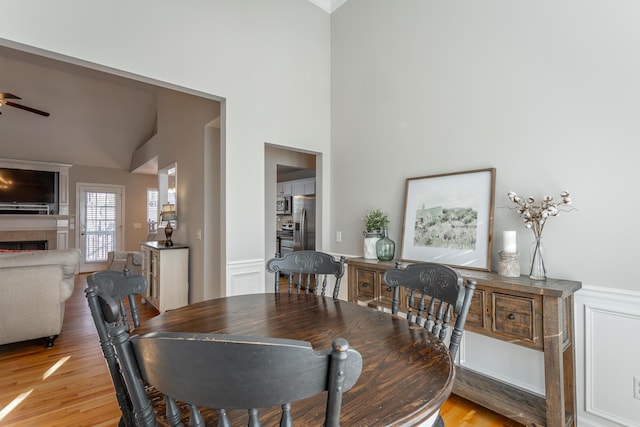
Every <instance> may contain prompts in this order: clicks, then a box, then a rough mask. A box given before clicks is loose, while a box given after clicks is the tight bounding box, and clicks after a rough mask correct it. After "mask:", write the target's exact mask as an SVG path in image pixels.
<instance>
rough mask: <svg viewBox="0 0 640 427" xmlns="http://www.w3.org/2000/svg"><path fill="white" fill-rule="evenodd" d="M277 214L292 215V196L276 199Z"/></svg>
mask: <svg viewBox="0 0 640 427" xmlns="http://www.w3.org/2000/svg"><path fill="white" fill-rule="evenodd" d="M276 214H277V215H291V196H278V197H276Z"/></svg>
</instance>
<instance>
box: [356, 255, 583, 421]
mask: <svg viewBox="0 0 640 427" xmlns="http://www.w3.org/2000/svg"><path fill="white" fill-rule="evenodd" d="M346 263H347V265H348V286H349V301H351V302H359V303H365V304H367V305H369V306H372V307H377V308H379V309H384V308H390V307H391V300H392V297H393V290H392V289H391V288H389V287H388V286H385V284H384V280H383V276H384V272H385V271H386V270H388V269H390V268H394V267H395V263H394V262H391V261H378V260H370V259H364V258H351V259H347V261H346ZM406 265H407V263H403V264H402V265H401V267H402V268H404V267H406ZM456 271H458V272H459V273H460V274H461V275H462V276H463V277H464V278H471V279H474V280H476V281H477V283H478V285H477V288H476V291H475V293H474V295H473V300H472V303H471V308H470V309H469V314H468V316H467V323H466V326H465V330H467V331H471V332H475V333H478V334H482V335H485V336H489V337H492V338H496V339H499V340H503V341H508V342H510V343H513V344H517V345H521V346H525V347H529V348H532V349H535V350H539V351H542V352H543V353H544V376H545V392H546V396H540V395H538V394H535V393H531V392H529V391H526V390H523V389H521V388H518V387H515V386H513V385H510V384H507V383H505V382H502V381H498V380H496V379H493V378H491V377H488V376H485V375H482V374H480V373H477V372H474V371H471V370H469V369H465V368H464V367H462V366H457V367H456V380H455V385H454V388H453V393H454V394H457V395H459V396H461V397H464V398H466V399H468V400H470V401H472V402H475V403H477V404H479V405H482V406H484V407H486V408H488V409H491V410H493V411H495V412H498V413H500V414H502V415H504V416H506V417H508V418H511V419H513V420H514V421H517V422H519V423H522V424H525V425H527V426H547V427H561V426H562V427H570V426H575V425H576V418H575V417H576V389H575V377H576V373H575V363H574V361H575V348H574V347H575V341H574V337H573V333H574V325H573V294H574V293H575V292H576V291H577V290H579V289H580V288H581V287H582V284H581V282H577V281H572V280H557V279H547V280H544V281H539V280H531V279H529V277H528V276H520V277H502V276H499V275H498V274H497V273H493V272H485V271H476V270H466V269H460V268H456ZM401 304H406V302H404V298H402V303H401ZM400 310H402V306H401V307H400Z"/></svg>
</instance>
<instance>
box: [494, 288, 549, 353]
mask: <svg viewBox="0 0 640 427" xmlns="http://www.w3.org/2000/svg"><path fill="white" fill-rule="evenodd" d="M492 300H493V301H492V304H493V332H495V333H498V334H502V335H508V336H511V337H514V338H518V339H521V340H524V341H529V342H532V343H537V342H539V337H538V336H537V335H538V334H537V328H536V317H537V316H536V312H537V307H536V306H537V304H536V300H535V299H533V298H528V297H520V296H516V295H507V294H501V293H498V292H494V293H492Z"/></svg>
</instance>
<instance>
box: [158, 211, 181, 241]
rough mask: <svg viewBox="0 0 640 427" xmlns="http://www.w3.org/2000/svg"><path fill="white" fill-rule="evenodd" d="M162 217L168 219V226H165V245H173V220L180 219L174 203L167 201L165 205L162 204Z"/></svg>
mask: <svg viewBox="0 0 640 427" xmlns="http://www.w3.org/2000/svg"><path fill="white" fill-rule="evenodd" d="M160 217H161V218H162V221H167V226H166V227H165V228H164V235H165V236H166V240H165V241H164V245H165V246H173V242H172V241H171V235H172V234H173V227H172V226H171V221H176V220H177V219H178V214H176V211H175V205H174V204H173V203H165V204H164V205H162V212H161V213H160Z"/></svg>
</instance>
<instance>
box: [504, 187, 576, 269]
mask: <svg viewBox="0 0 640 427" xmlns="http://www.w3.org/2000/svg"><path fill="white" fill-rule="evenodd" d="M507 195H508V197H509V200H511V201H512V202H513V203H515V204H516V205H518V207H516V208H511V209H517V211H518V213H519V214H520V216H521V217H522V220H523V221H524V224H525V227H527V228H530V229H531V231H533V236H534V237H535V241H534V242H533V243H532V245H531V251H530V256H531V268H530V269H529V277H530V278H531V279H534V280H545V279H546V278H547V270H546V266H545V265H544V258H543V252H542V230H543V229H544V225H545V224H546V222H547V219H548V218H549V217H552V216H558V215H560V212H562V211H564V212H569V211H572V210H574V209H572V208H567V206H568V205H570V204H571V195H570V194H569V192H568V191H563V192H562V193H560V197H561V198H562V200H561V201H560V202H554V201H553V197H551V196H545V197H544V199H542V201H541V202H540V203H539V204H537V205H536V200H535V199H534V198H533V197H531V196H529V197H528V198H527V199H525V198H523V197H520V196H518V195H517V194H516V193H515V192H513V191H510V192H509V193H508V194H507Z"/></svg>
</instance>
